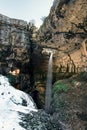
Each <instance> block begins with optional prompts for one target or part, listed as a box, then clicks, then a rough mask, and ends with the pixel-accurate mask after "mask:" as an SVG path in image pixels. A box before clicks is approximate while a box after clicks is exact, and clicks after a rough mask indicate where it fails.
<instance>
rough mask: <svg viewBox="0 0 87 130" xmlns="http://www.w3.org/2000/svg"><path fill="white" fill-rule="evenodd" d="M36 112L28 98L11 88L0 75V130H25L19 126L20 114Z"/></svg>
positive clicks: (30, 99)
mask: <svg viewBox="0 0 87 130" xmlns="http://www.w3.org/2000/svg"><path fill="white" fill-rule="evenodd" d="M32 111H34V112H37V109H36V107H35V104H34V102H33V100H32V98H31V97H30V96H28V95H27V94H25V93H24V92H22V91H20V90H16V89H15V88H13V87H12V86H11V85H10V83H9V82H8V79H7V78H6V77H4V76H2V75H0V130H25V129H24V128H23V127H22V126H20V125H19V123H20V122H22V120H21V119H22V118H21V114H19V112H20V113H22V114H27V113H28V114H32Z"/></svg>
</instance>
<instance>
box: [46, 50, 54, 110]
mask: <svg viewBox="0 0 87 130" xmlns="http://www.w3.org/2000/svg"><path fill="white" fill-rule="evenodd" d="M52 62H53V53H52V52H51V54H50V58H49V63H48V73H47V84H46V96H45V110H46V111H47V112H49V111H50V103H51V87H52Z"/></svg>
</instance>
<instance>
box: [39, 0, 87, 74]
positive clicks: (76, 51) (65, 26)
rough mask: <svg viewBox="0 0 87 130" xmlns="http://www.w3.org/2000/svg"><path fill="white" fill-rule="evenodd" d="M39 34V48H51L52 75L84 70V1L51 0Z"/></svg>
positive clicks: (86, 25)
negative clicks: (47, 14)
mask: <svg viewBox="0 0 87 130" xmlns="http://www.w3.org/2000/svg"><path fill="white" fill-rule="evenodd" d="M39 32H40V33H39V34H40V35H39V38H40V45H41V46H43V47H44V48H45V49H47V48H51V49H52V48H53V50H54V49H55V53H54V70H55V72H59V71H62V72H75V73H78V72H81V71H87V1H86V0H84V1H82V0H65V1H64V0H62V1H59V0H55V1H54V4H53V6H52V7H51V10H50V14H49V16H48V17H47V18H46V19H45V21H44V23H43V25H42V26H41V28H40V30H39Z"/></svg>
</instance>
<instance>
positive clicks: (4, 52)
mask: <svg viewBox="0 0 87 130" xmlns="http://www.w3.org/2000/svg"><path fill="white" fill-rule="evenodd" d="M28 51H29V32H28V30H27V22H26V21H23V20H17V19H12V18H9V17H7V16H4V15H2V14H0V65H1V66H3V65H4V66H11V67H12V66H13V64H14V65H15V66H16V63H17V62H19V63H20V64H22V63H23V62H24V63H25V62H29V55H28Z"/></svg>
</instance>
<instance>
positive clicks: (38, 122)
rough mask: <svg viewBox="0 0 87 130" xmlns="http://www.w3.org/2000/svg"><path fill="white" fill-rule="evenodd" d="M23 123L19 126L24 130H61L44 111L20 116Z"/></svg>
mask: <svg viewBox="0 0 87 130" xmlns="http://www.w3.org/2000/svg"><path fill="white" fill-rule="evenodd" d="M20 114H21V116H22V120H23V122H20V125H21V126H22V127H24V128H25V129H26V130H63V129H62V127H61V125H60V123H58V122H57V123H56V122H54V121H52V117H51V116H50V115H49V114H47V113H45V111H44V110H38V112H32V114H31V115H28V114H26V115H25V116H23V115H22V113H20Z"/></svg>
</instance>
